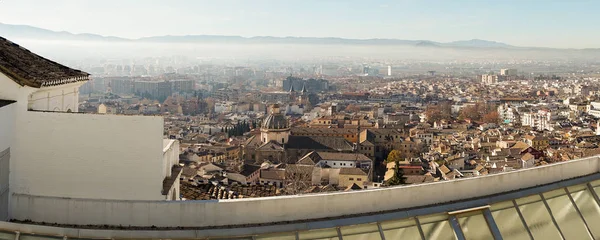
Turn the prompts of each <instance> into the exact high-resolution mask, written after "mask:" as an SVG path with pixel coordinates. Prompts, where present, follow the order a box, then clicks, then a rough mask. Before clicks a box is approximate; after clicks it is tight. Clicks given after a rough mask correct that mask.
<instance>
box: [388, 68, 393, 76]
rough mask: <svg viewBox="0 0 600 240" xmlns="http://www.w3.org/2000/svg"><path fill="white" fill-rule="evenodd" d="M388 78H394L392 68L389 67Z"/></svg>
mask: <svg viewBox="0 0 600 240" xmlns="http://www.w3.org/2000/svg"><path fill="white" fill-rule="evenodd" d="M388 76H392V66H388Z"/></svg>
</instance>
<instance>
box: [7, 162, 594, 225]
mask: <svg viewBox="0 0 600 240" xmlns="http://www.w3.org/2000/svg"><path fill="white" fill-rule="evenodd" d="M598 160H599V159H598V157H597V156H594V157H589V158H584V159H579V160H574V161H569V162H563V163H557V164H552V165H546V166H542V167H537V168H531V169H524V170H519V171H514V172H509V173H500V174H495V175H486V176H482V177H476V178H467V179H459V180H453V181H447V182H437V183H430V184H420V185H411V186H402V187H393V188H385V189H374V190H362V191H357V192H339V193H331V194H312V195H297V196H282V197H267V198H255V199H234V200H219V201H183V202H168V201H117V200H97V199H70V198H57V197H42V196H31V195H24V194H14V195H13V196H12V197H13V199H12V200H13V201H12V203H11V205H12V206H11V207H12V210H13V211H12V214H13V215H12V217H11V218H12V219H18V220H32V221H34V222H46V223H59V224H70V225H112V226H119V225H122V226H146V227H149V226H156V227H216V226H231V225H238V226H243V225H248V224H267V225H268V224H269V223H274V222H290V221H303V220H307V219H326V218H339V217H343V216H352V215H357V214H368V213H377V212H385V211H392V210H398V209H407V208H415V207H419V206H427V205H435V204H441V203H448V202H454V201H463V200H469V199H473V198H478V197H484V196H491V195H495V194H500V193H505V192H510V191H514V190H518V189H525V188H530V187H535V186H540V185H544V184H549V183H555V182H559V181H562V180H567V179H572V178H577V177H582V176H587V175H591V174H594V173H597V172H598V171H599V169H600V166H599V161H598Z"/></svg>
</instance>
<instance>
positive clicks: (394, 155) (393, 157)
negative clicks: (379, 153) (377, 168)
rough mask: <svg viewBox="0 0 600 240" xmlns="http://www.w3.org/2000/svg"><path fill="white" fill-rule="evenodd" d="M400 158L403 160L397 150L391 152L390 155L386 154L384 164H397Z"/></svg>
mask: <svg viewBox="0 0 600 240" xmlns="http://www.w3.org/2000/svg"><path fill="white" fill-rule="evenodd" d="M402 158H404V156H403V154H402V152H400V151H398V150H392V151H391V152H390V154H388V156H387V158H386V159H385V162H388V163H391V162H398V161H402Z"/></svg>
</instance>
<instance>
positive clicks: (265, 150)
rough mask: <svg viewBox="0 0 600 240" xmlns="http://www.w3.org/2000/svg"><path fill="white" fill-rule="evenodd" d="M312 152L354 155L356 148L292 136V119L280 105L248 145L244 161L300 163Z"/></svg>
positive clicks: (338, 141) (321, 138) (339, 142)
mask: <svg viewBox="0 0 600 240" xmlns="http://www.w3.org/2000/svg"><path fill="white" fill-rule="evenodd" d="M312 151H322V152H342V153H351V152H354V151H355V147H354V144H353V143H351V142H349V141H347V140H346V139H345V138H344V137H324V136H294V135H292V134H291V131H290V125H289V121H288V119H287V118H286V116H285V114H284V113H283V112H282V110H281V108H280V106H279V104H274V105H272V106H271V110H270V113H269V115H267V116H266V117H265V119H264V120H263V123H262V125H261V129H260V135H255V136H252V137H250V138H249V139H248V140H247V141H246V142H245V143H244V145H243V158H244V160H245V161H246V162H249V163H262V162H265V161H269V162H271V163H296V161H297V160H298V159H299V158H300V157H302V156H304V155H306V154H307V153H310V152H312Z"/></svg>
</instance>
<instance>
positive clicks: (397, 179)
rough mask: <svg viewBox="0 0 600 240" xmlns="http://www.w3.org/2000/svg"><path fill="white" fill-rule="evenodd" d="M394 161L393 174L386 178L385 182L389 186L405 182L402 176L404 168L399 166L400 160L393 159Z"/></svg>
mask: <svg viewBox="0 0 600 240" xmlns="http://www.w3.org/2000/svg"><path fill="white" fill-rule="evenodd" d="M394 163H395V166H394V176H392V178H390V179H388V180H387V184H388V185H390V186H396V185H400V184H406V177H404V170H402V169H401V168H400V162H399V161H395V162H394Z"/></svg>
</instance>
